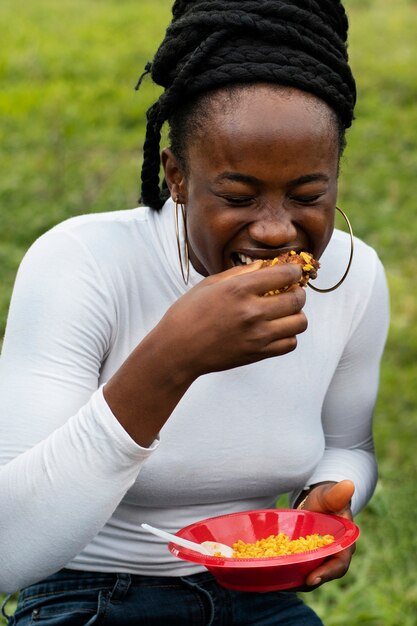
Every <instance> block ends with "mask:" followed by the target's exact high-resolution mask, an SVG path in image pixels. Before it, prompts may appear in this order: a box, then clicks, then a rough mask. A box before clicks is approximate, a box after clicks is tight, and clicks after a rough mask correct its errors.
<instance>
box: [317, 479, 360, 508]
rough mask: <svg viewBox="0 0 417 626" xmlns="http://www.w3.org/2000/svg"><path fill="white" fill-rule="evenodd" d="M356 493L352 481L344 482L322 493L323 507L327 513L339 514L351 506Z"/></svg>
mask: <svg viewBox="0 0 417 626" xmlns="http://www.w3.org/2000/svg"><path fill="white" fill-rule="evenodd" d="M354 491H355V485H354V484H353V482H352V481H351V480H342V481H340V482H339V483H336V484H335V485H332V486H330V487H329V488H328V489H324V490H322V491H321V496H322V506H323V509H324V510H325V511H326V512H329V513H338V512H340V511H343V510H344V509H346V508H347V507H349V505H350V501H351V499H352V496H353V494H354Z"/></svg>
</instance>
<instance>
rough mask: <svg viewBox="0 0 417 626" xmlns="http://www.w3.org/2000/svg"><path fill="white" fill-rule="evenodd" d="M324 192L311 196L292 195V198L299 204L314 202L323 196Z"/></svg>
mask: <svg viewBox="0 0 417 626" xmlns="http://www.w3.org/2000/svg"><path fill="white" fill-rule="evenodd" d="M323 195H324V194H322V193H320V194H314V195H311V196H292V198H291V199H292V200H294V201H295V202H298V203H299V204H308V205H310V204H315V203H316V202H318V200H320V198H321V197H322V196H323Z"/></svg>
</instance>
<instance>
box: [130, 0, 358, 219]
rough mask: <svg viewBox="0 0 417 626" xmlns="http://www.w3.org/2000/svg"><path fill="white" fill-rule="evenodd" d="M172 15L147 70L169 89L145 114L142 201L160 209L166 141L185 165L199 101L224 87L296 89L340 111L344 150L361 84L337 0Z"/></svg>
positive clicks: (222, 2) (178, 8)
mask: <svg viewBox="0 0 417 626" xmlns="http://www.w3.org/2000/svg"><path fill="white" fill-rule="evenodd" d="M172 14H173V18H172V21H171V23H170V25H169V27H168V29H167V31H166V34H165V38H164V40H163V41H162V43H161V45H160V47H159V49H158V50H157V52H156V55H155V57H154V59H153V61H152V63H148V64H147V66H146V68H145V73H144V74H143V75H142V77H141V78H140V79H139V82H138V85H137V87H138V86H139V85H140V82H141V80H142V79H143V77H144V76H145V75H146V74H147V73H150V74H151V76H152V79H153V81H154V82H155V83H156V84H158V85H161V86H162V87H164V92H163V93H162V95H161V97H160V98H159V99H158V101H157V102H155V103H154V104H153V105H152V106H151V107H150V108H149V110H148V112H147V128H146V137H145V142H144V146H143V166H142V197H141V200H142V201H143V202H144V203H145V204H147V205H148V206H150V207H151V208H153V209H155V210H159V209H160V208H161V207H162V206H163V204H164V202H165V200H166V199H167V198H168V196H169V192H168V189H167V187H166V185H165V186H163V188H162V189H160V180H159V175H160V141H161V130H162V126H163V124H164V123H165V122H166V121H168V123H169V126H170V140H171V149H172V150H173V152H174V154H175V155H176V156H177V158H178V160H179V161H180V163H181V162H182V161H183V160H184V156H183V147H182V145H181V144H182V143H184V137H187V136H189V132H188V133H187V130H188V131H189V130H190V128H192V127H193V125H194V127H195V125H196V124H197V123H198V116H199V114H200V118H202V116H203V108H202V107H201V106H200V108H199V103H200V104H201V102H202V101H203V100H204V99H207V97H209V94H210V92H212V91H214V90H216V89H219V88H233V86H236V85H239V86H241V85H243V84H251V83H252V84H253V83H260V82H262V83H272V84H276V85H282V86H290V87H296V88H298V89H301V90H303V91H306V92H309V93H312V94H313V95H315V96H317V97H319V98H320V99H322V100H324V101H325V102H326V103H327V104H328V105H329V106H330V107H331V108H332V109H333V111H334V112H335V114H336V117H337V121H338V127H339V140H340V142H341V148H342V144H343V141H344V134H345V130H346V129H347V128H348V127H349V126H350V125H351V123H352V120H353V110H354V106H355V101H356V88H355V81H354V78H353V76H352V73H351V70H350V67H349V64H348V54H347V32H348V20H347V16H346V13H345V10H344V8H343V6H342V4H341V2H340V1H339V0H175V2H174V5H173V8H172Z"/></svg>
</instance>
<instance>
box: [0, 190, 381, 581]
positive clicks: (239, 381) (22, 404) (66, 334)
mask: <svg viewBox="0 0 417 626" xmlns="http://www.w3.org/2000/svg"><path fill="white" fill-rule="evenodd" d="M348 256H349V239H348V237H347V236H346V235H345V234H343V233H341V232H338V231H335V233H334V235H333V238H332V240H331V242H330V244H329V246H328V248H327V249H326V252H325V254H324V255H323V257H322V259H321V266H322V268H321V270H320V276H319V278H318V279H317V284H320V285H321V286H328V285H331V284H334V283H335V282H337V280H338V279H339V277H340V276H341V274H342V273H343V271H344V268H345V264H346V262H347V259H348ZM202 279H203V277H202V276H200V275H199V274H197V273H196V272H195V271H194V270H192V271H191V279H190V283H189V285H188V286H187V287H186V286H185V285H184V283H183V279H182V276H181V272H180V268H179V261H178V252H177V244H176V240H175V225H174V215H173V206H172V202H171V201H168V202H167V204H166V205H165V207H164V209H163V210H162V211H161V212H160V213H155V212H153V211H151V210H148V209H146V208H138V209H134V210H130V211H121V212H114V213H108V214H93V215H87V216H81V217H75V218H72V219H70V220H68V221H66V222H64V223H62V224H60V225H58V226H56V227H55V228H53V229H52V230H51V231H49V232H48V233H46V234H45V235H43V236H42V237H40V238H39V239H38V240H37V241H36V242H35V243H34V244H33V246H32V247H31V249H30V250H29V251H28V253H27V254H26V256H25V258H24V260H23V262H22V264H21V266H20V269H19V271H18V275H17V279H16V284H15V287H14V292H13V296H12V301H11V306H10V312H9V317H8V323H7V329H6V335H5V339H4V345H3V352H2V356H1V359H0V555H1V567H0V591H3V592H12V591H15V590H17V589H19V588H22V587H23V586H26V585H28V584H31V583H33V582H35V581H38V580H40V579H42V578H44V577H46V576H48V575H50V574H52V573H54V572H56V571H58V570H59V569H61V568H63V567H67V568H71V569H77V570H89V571H97V572H113V571H117V572H129V573H136V574H144V575H167V576H178V575H186V574H191V573H195V572H197V571H200V569H201V568H200V567H199V566H197V565H194V564H192V563H188V562H185V561H181V560H179V559H177V558H175V557H174V556H173V555H171V553H170V552H169V551H168V549H167V546H166V544H165V543H164V542H163V541H162V540H159V539H157V538H156V537H155V536H153V535H150V534H148V533H146V532H145V531H144V530H143V529H142V528H141V523H142V522H148V523H150V524H152V525H155V526H158V527H160V528H163V529H166V530H168V531H171V532H176V531H177V530H178V529H179V528H181V527H183V526H185V525H187V524H190V523H192V522H195V521H197V520H198V519H203V518H206V517H211V516H214V515H221V514H225V513H231V512H235V511H241V510H247V509H255V508H269V507H272V506H274V503H275V501H276V498H277V497H278V495H279V494H282V493H287V492H292V491H294V492H296V491H299V490H300V489H302V488H304V487H305V486H307V485H309V484H314V483H316V482H320V481H324V480H336V481H338V480H341V479H344V478H349V479H351V480H353V482H354V483H355V485H356V492H355V496H354V500H353V509H354V511H355V512H357V511H358V510H360V509H361V508H362V507H363V506H364V505H365V503H366V502H367V501H368V499H369V498H370V496H371V494H372V492H373V489H374V486H375V482H376V464H375V458H374V451H373V443H372V432H371V423H372V414H373V409H374V404H375V399H376V394H377V387H378V378H379V362H380V358H381V354H382V350H383V345H384V342H385V337H386V332H387V324H388V303H387V289H386V282H385V277H384V272H383V269H382V267H381V264H380V262H379V260H378V258H377V255H376V254H375V252H374V251H373V250H372V249H371V248H369V247H368V246H366V245H365V244H364V243H362V242H361V241H358V240H357V241H356V242H355V255H354V260H353V264H352V268H351V271H350V273H349V276H348V278H347V279H346V281H345V282H344V283H343V285H342V286H341V287H340V288H339V289H338V290H337V291H335V292H332V293H329V294H319V293H315V292H313V291H312V290H308V291H307V303H306V305H305V308H304V311H305V313H306V315H307V318H308V321H309V326H308V329H307V331H306V332H305V333H303V334H302V335H300V336H299V337H298V346H297V348H296V350H295V351H294V352H292V353H290V354H287V355H285V356H281V357H276V358H271V359H268V360H265V361H261V362H259V363H256V364H253V365H248V366H244V367H239V368H236V369H233V370H229V371H224V372H216V373H212V374H208V375H205V376H202V377H200V378H199V379H198V380H196V381H195V383H194V384H193V385H192V386H191V387H190V389H189V390H188V391H187V393H186V394H185V396H184V397H183V399H182V400H181V402H180V403H179V405H178V406H177V407H176V409H175V410H174V412H173V414H172V415H171V417H170V419H169V420H168V422H167V423H166V425H165V426H164V427H163V428H162V430H161V433H160V438H159V440H158V441H155V442H154V444H153V445H152V446H151V447H150V448H149V449H145V448H141V447H140V446H139V445H137V444H136V443H135V442H134V441H133V440H132V439H131V438H130V436H129V435H128V434H127V433H126V431H125V430H124V429H123V428H122V426H121V425H120V423H119V422H118V421H117V419H116V418H115V416H114V415H113V414H112V412H111V410H110V408H109V407H108V405H107V404H106V402H105V400H104V397H103V394H102V385H103V384H104V383H105V382H106V381H107V380H108V379H109V378H110V377H111V376H112V374H113V373H114V372H115V371H116V370H117V369H118V368H119V366H120V365H121V364H122V362H123V361H124V360H125V359H126V357H127V356H128V355H129V353H130V352H131V351H132V350H133V348H135V346H136V345H137V344H138V342H139V341H140V340H141V339H142V337H144V336H145V335H146V334H147V333H148V332H149V331H150V330H151V329H152V328H153V327H154V326H155V325H156V324H157V322H158V321H159V320H160V319H161V317H162V316H163V314H164V313H165V311H166V310H167V308H168V307H169V306H170V305H171V304H172V303H173V302H174V301H175V300H176V299H177V298H178V297H180V296H181V295H182V294H183V293H184V292H185V291H186V289H190V288H191V287H192V286H193V285H195V284H196V283H197V282H198V281H200V280H202ZM186 349H187V346H184V350H186ZM157 402H158V398H157V397H156V398H155V404H156V403H157Z"/></svg>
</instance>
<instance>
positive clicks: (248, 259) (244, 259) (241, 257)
mask: <svg viewBox="0 0 417 626" xmlns="http://www.w3.org/2000/svg"><path fill="white" fill-rule="evenodd" d="M237 256H238V258H239V261H240V262H241V263H242V265H250V264H251V263H254V262H255V261H257V260H258V259H252V257H250V256H246V254H241V253H240V252H238V253H237Z"/></svg>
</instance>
